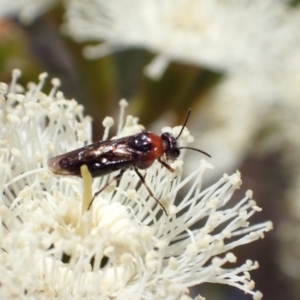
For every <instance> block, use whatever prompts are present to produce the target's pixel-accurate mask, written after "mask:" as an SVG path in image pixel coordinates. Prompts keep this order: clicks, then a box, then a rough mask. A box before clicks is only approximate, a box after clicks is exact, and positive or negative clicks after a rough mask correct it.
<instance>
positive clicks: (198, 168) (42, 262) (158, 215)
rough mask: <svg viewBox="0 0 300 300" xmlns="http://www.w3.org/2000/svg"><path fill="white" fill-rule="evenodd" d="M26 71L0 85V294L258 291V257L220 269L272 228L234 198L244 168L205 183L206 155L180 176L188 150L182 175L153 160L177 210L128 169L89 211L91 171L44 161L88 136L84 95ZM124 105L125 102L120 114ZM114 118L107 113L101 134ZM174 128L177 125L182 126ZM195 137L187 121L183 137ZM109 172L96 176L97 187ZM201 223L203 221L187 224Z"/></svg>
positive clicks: (153, 170) (155, 183) (130, 125)
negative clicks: (208, 288)
mask: <svg viewBox="0 0 300 300" xmlns="http://www.w3.org/2000/svg"><path fill="white" fill-rule="evenodd" d="M19 76H20V72H19V71H17V70H15V71H14V72H13V80H12V84H11V86H10V87H9V88H8V87H7V86H6V85H5V84H4V83H1V84H0V108H1V110H0V120H1V126H0V145H1V147H0V153H1V156H0V159H1V160H0V175H1V181H0V188H1V195H2V196H1V202H0V216H1V221H2V226H1V227H0V228H1V230H0V236H1V239H0V243H1V245H0V260H1V264H0V275H1V276H0V277H1V288H0V296H1V299H8V298H12V297H15V298H24V297H28V298H31V299H32V298H34V299H51V298H54V297H57V298H59V299H66V298H67V299H70V298H72V299H185V297H186V296H185V295H187V294H188V287H190V286H193V285H196V284H201V283H203V282H214V283H222V284H229V285H232V286H236V287H238V288H240V289H242V290H244V291H245V292H246V293H250V294H252V295H253V298H254V299H260V298H261V296H262V295H261V293H260V292H255V291H253V288H254V283H253V281H251V279H250V276H249V273H248V271H251V270H253V269H256V268H257V267H258V263H256V262H252V261H247V262H246V263H245V264H243V265H241V266H233V267H232V268H230V269H227V268H225V267H224V264H225V263H235V261H236V257H235V256H234V254H233V253H231V252H230V251H232V250H233V248H235V247H237V246H239V245H243V244H247V243H250V242H252V241H254V240H257V239H259V238H262V237H263V235H264V232H266V231H268V230H270V229H271V228H272V224H271V223H270V222H266V223H261V224H256V225H250V224H249V221H248V219H249V218H250V217H251V216H252V215H253V214H254V213H255V212H256V211H259V210H260V209H259V208H258V207H257V206H256V203H255V201H254V200H252V193H251V192H250V191H249V192H247V194H246V196H245V197H244V198H243V199H242V200H241V201H240V202H239V203H237V204H235V205H233V206H231V207H230V206H228V202H229V201H230V199H231V195H232V194H233V192H234V191H235V190H236V189H237V188H239V186H240V185H241V179H240V174H239V173H238V172H237V173H236V174H233V175H231V176H228V175H224V176H223V177H222V178H221V179H220V180H219V181H218V182H217V183H215V184H214V185H213V186H211V187H209V188H207V189H206V190H203V191H202V190H201V182H202V177H203V174H204V172H205V171H206V169H210V168H211V165H210V164H208V163H207V162H205V161H204V160H202V161H201V162H200V163H199V164H198V163H195V168H194V171H193V172H192V173H191V174H189V176H187V177H186V178H184V179H181V169H182V161H181V160H178V161H176V162H174V164H173V165H172V166H173V167H174V168H176V172H175V173H176V174H175V175H173V174H172V173H170V172H168V170H166V169H165V168H162V166H161V165H160V164H158V163H155V164H154V165H153V166H151V167H150V168H149V169H148V170H147V172H146V176H145V178H146V182H147V184H148V185H149V186H150V187H151V189H152V190H153V192H154V194H155V195H156V197H158V198H159V199H160V201H161V202H162V203H163V205H164V206H165V207H166V208H167V210H168V212H169V217H167V216H166V215H165V214H163V213H162V211H161V209H160V206H158V205H157V203H156V202H155V201H154V199H152V198H151V197H150V196H149V193H148V192H147V190H146V189H145V187H144V186H143V185H141V184H140V182H139V179H138V178H137V176H136V174H135V173H134V172H132V171H130V170H128V171H126V172H125V174H124V176H123V177H122V180H121V181H120V183H119V184H117V186H116V187H115V188H109V189H107V190H106V191H104V192H103V193H101V194H100V195H99V196H98V197H97V198H96V199H95V201H94V203H93V205H92V207H91V210H88V211H86V209H83V206H84V201H86V199H88V198H89V199H90V197H91V193H90V191H91V185H89V184H88V183H87V181H88V176H85V180H84V182H85V186H84V187H83V186H82V179H80V178H72V177H68V176H61V177H60V176H56V175H54V174H52V173H50V172H49V170H48V169H47V167H46V166H47V159H48V158H49V157H51V156H54V155H57V154H61V153H64V152H66V151H69V150H72V149H76V148H78V147H81V146H82V145H83V144H85V143H86V142H87V143H90V142H91V120H90V119H89V118H88V117H84V116H83V108H82V106H80V105H78V104H77V103H76V101H74V100H66V99H64V97H63V95H62V93H61V92H57V88H58V86H59V81H58V80H57V79H53V80H52V84H53V88H52V90H51V91H50V93H49V94H45V93H43V92H42V88H43V85H44V81H45V79H46V74H42V75H40V81H39V83H38V84H33V83H30V84H28V90H24V89H23V88H22V87H21V86H19V85H18V84H17V78H18V77H19ZM125 106H126V102H125V101H121V112H122V113H121V118H120V119H121V124H122V123H123V121H122V119H123V117H122V115H123V114H124V107H125ZM112 125H113V120H112V119H111V118H106V119H105V121H104V126H105V127H106V132H105V136H107V135H108V129H109V127H110V126H112ZM120 130H121V132H120V133H119V135H124V134H125V135H126V134H132V133H134V132H137V131H139V130H141V126H140V125H139V124H138V123H137V119H135V118H132V117H127V119H126V122H125V125H124V127H123V128H122V126H120ZM170 130H171V131H172V132H173V133H174V134H176V133H178V131H179V130H180V127H175V128H173V129H170ZM190 140H191V136H190V135H189V132H188V130H187V129H185V130H184V133H183V136H182V138H181V140H180V142H181V143H183V144H186V143H187V142H188V141H190ZM109 178H111V176H103V177H101V178H98V179H96V180H94V182H93V191H94V192H95V191H97V190H99V188H100V187H101V186H103V185H104V184H105V182H107V181H108V180H109ZM188 184H190V185H191V187H190V189H189V190H188V192H187V193H186V195H185V196H184V197H183V199H180V202H179V203H178V204H177V205H176V204H175V202H174V201H175V197H176V195H177V194H178V192H179V191H180V190H182V189H183V188H184V187H185V186H186V185H188ZM225 205H226V208H224V206H225ZM198 221H202V227H201V228H198V229H190V227H191V225H193V224H195V223H196V222H198Z"/></svg>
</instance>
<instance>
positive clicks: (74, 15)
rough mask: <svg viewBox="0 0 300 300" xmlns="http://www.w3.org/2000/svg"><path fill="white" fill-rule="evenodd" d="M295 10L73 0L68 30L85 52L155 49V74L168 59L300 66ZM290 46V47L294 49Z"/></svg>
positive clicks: (267, 68)
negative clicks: (87, 44) (89, 43)
mask: <svg viewBox="0 0 300 300" xmlns="http://www.w3.org/2000/svg"><path fill="white" fill-rule="evenodd" d="M299 26H300V9H299V8H295V7H293V8H292V7H291V6H290V5H289V4H288V2H287V1H285V0H275V1H274V0H251V1H249V0H241V1H235V0H226V1H223V0H184V1H182V0H151V1H139V0H113V1H109V2H108V1H105V0H88V1H84V2H82V1H80V0H70V1H68V4H67V7H66V22H65V26H64V28H65V30H66V32H68V34H70V35H71V36H72V37H74V38H75V39H76V40H77V41H96V42H97V41H99V42H102V43H99V44H98V45H96V46H91V47H87V48H86V49H85V54H86V56H87V57H89V58H96V57H101V56H104V55H107V54H110V53H112V52H114V51H118V50H122V49H124V48H131V47H139V48H144V49H147V50H148V51H152V52H153V53H155V54H157V57H156V58H155V59H154V60H153V61H152V62H151V64H150V65H149V66H148V67H147V68H146V72H147V74H148V75H149V76H152V77H153V78H158V77H160V76H161V74H162V73H163V71H164V69H165V68H166V67H167V66H168V64H169V62H171V61H181V62H183V63H189V64H194V65H199V66H201V67H208V68H210V69H214V70H217V71H223V72H224V71H225V72H231V73H237V72H245V71H247V72H255V73H256V72H259V73H261V72H272V71H274V70H277V69H281V70H285V69H289V70H297V68H299V51H297V50H296V49H299V47H300V44H299V31H298V28H299ZM293 49H295V50H293Z"/></svg>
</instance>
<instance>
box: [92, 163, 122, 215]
mask: <svg viewBox="0 0 300 300" xmlns="http://www.w3.org/2000/svg"><path fill="white" fill-rule="evenodd" d="M126 170H127V169H126V168H124V169H122V170H121V171H120V172H119V173H118V174H117V175H116V176H114V177H113V178H112V179H111V180H109V181H108V182H107V183H106V184H105V185H104V186H103V187H102V188H101V189H100V190H99V191H98V192H96V193H95V194H94V196H93V198H92V201H91V203H90V204H89V206H88V209H87V210H89V209H90V208H91V206H92V204H93V202H94V200H95V198H96V197H97V196H98V195H99V194H100V193H101V192H103V191H104V190H105V189H106V188H107V187H108V186H109V185H110V184H111V183H112V182H114V181H118V180H120V179H121V177H122V175H123V174H124V172H125V171H126Z"/></svg>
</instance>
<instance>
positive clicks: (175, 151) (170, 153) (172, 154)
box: [167, 148, 180, 158]
mask: <svg viewBox="0 0 300 300" xmlns="http://www.w3.org/2000/svg"><path fill="white" fill-rule="evenodd" d="M179 155H180V150H179V149H178V148H172V149H170V150H169V151H168V153H167V156H169V157H170V158H178V157H179Z"/></svg>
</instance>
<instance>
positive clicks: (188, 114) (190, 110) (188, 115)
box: [176, 108, 192, 140]
mask: <svg viewBox="0 0 300 300" xmlns="http://www.w3.org/2000/svg"><path fill="white" fill-rule="evenodd" d="M191 112H192V109H191V108H189V110H188V113H187V116H186V118H185V121H184V123H183V126H182V127H181V130H180V132H179V134H178V136H177V138H176V140H178V139H179V137H180V136H181V134H182V132H183V129H184V127H185V126H186V123H187V121H188V120H189V117H190V115H191Z"/></svg>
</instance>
